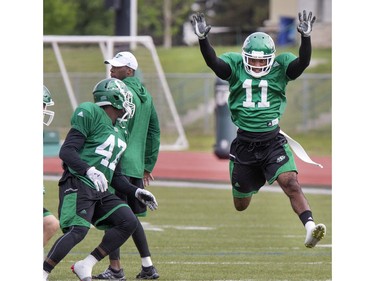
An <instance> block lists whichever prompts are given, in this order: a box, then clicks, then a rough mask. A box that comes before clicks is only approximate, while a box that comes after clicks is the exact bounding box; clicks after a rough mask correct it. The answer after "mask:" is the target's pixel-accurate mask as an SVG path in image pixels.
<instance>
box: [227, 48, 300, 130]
mask: <svg viewBox="0 0 375 281" xmlns="http://www.w3.org/2000/svg"><path fill="white" fill-rule="evenodd" d="M220 58H221V59H222V60H224V61H225V62H226V63H228V64H229V65H230V68H231V69H232V75H231V76H230V77H229V78H228V79H227V80H228V82H229V91H230V94H229V98H228V106H229V110H230V112H231V118H232V121H233V123H234V124H235V125H236V126H237V127H238V128H240V129H243V130H245V131H248V132H268V131H272V130H274V129H275V128H276V127H277V126H278V123H279V121H280V118H281V116H282V115H283V113H284V110H285V107H286V102H287V100H286V95H285V88H286V85H287V84H288V82H289V81H290V79H289V78H288V77H287V75H286V70H287V68H288V65H289V63H290V62H292V61H293V60H295V59H296V56H295V55H293V54H292V53H282V54H280V55H278V56H277V57H276V58H275V61H274V63H273V65H272V68H271V71H270V72H269V73H268V74H267V75H265V76H262V77H260V78H255V77H252V76H251V75H249V74H248V73H247V72H246V71H245V68H244V64H243V60H242V56H241V54H240V53H225V54H223V55H221V56H220Z"/></svg>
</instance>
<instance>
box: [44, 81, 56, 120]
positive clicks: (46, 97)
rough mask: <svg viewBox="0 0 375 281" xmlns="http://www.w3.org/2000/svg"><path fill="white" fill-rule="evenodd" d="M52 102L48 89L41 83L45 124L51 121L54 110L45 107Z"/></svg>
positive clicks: (52, 103)
mask: <svg viewBox="0 0 375 281" xmlns="http://www.w3.org/2000/svg"><path fill="white" fill-rule="evenodd" d="M54 104H55V103H54V102H53V100H52V97H51V93H50V91H49V90H48V88H47V87H46V86H44V85H43V124H44V125H46V126H49V125H50V124H51V123H52V120H53V117H54V116H55V112H54V111H52V110H48V109H47V107H48V106H52V105H54Z"/></svg>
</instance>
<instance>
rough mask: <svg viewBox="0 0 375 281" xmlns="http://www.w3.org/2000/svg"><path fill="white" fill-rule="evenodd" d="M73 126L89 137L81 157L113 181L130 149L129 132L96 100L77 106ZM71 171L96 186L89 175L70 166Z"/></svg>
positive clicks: (72, 119)
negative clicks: (128, 148)
mask: <svg viewBox="0 0 375 281" xmlns="http://www.w3.org/2000/svg"><path fill="white" fill-rule="evenodd" d="M71 125H72V128H74V129H76V130H78V131H80V132H81V133H82V134H83V135H85V136H86V141H85V144H84V146H83V147H82V149H81V150H80V151H79V155H80V157H81V159H82V160H83V161H85V162H86V163H87V164H88V165H90V166H94V167H95V168H96V169H98V170H99V171H101V172H102V173H103V174H104V175H105V177H106V178H107V180H108V182H109V183H110V182H111V181H112V177H113V173H114V170H115V168H116V166H117V163H118V161H119V160H120V158H121V156H122V155H123V153H124V151H125V149H126V139H127V137H126V131H125V130H124V129H120V128H119V127H118V126H113V125H112V120H111V119H110V118H109V116H108V115H107V113H106V112H105V111H104V110H103V109H102V108H101V107H99V106H98V105H96V104H95V103H92V102H85V103H82V104H80V105H79V106H78V107H77V108H76V110H75V111H74V113H73V115H72V118H71ZM69 170H70V171H71V173H73V174H74V175H76V176H77V177H78V178H80V179H81V180H82V181H84V182H85V183H86V184H87V185H89V186H90V187H92V188H93V189H95V186H94V185H93V183H92V182H91V181H90V180H89V179H88V178H87V177H85V176H81V175H79V174H77V173H76V172H75V171H73V170H72V169H70V168H69Z"/></svg>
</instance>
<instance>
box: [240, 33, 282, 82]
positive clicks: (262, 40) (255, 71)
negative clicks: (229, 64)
mask: <svg viewBox="0 0 375 281" xmlns="http://www.w3.org/2000/svg"><path fill="white" fill-rule="evenodd" d="M275 52H276V48H275V43H274V42H273V40H272V38H271V37H270V36H269V35H268V34H266V33H263V32H255V33H253V34H251V35H249V36H248V37H247V38H246V40H245V42H244V44H243V47H242V59H243V63H244V67H245V71H246V72H247V73H248V74H250V75H251V76H253V77H255V78H259V77H262V76H264V75H267V74H268V73H269V72H270V71H271V67H272V64H273V62H274V60H275ZM254 60H265V61H266V63H265V64H264V65H262V66H259V65H255V64H252V63H253V62H254Z"/></svg>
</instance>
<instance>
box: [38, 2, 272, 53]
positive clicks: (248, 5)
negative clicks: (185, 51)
mask: <svg viewBox="0 0 375 281" xmlns="http://www.w3.org/2000/svg"><path fill="white" fill-rule="evenodd" d="M122 1H130V0H119V1H112V2H113V3H115V2H117V3H120V2H122ZM109 2H110V1H108V2H107V3H106V0H79V1H77V0H44V1H43V15H44V18H43V33H44V34H45V35H116V34H115V20H116V11H115V9H114V8H113V7H108V3H109ZM268 2H269V1H267V0H265V1H263V0H163V1H162V0H157V1H155V0H138V1H137V13H138V14H137V30H138V34H139V35H151V36H152V37H153V39H154V41H155V44H156V45H163V44H164V46H165V47H170V46H172V45H182V44H183V40H182V26H183V23H185V22H187V21H189V19H190V16H191V14H193V13H194V12H196V11H201V12H204V13H205V14H206V17H207V22H209V23H210V24H212V25H213V26H226V27H229V28H230V30H231V31H230V32H229V33H230V35H231V36H232V37H236V36H238V34H241V33H247V34H248V33H249V32H252V31H254V30H255V29H256V28H257V27H259V26H262V25H263V21H264V20H265V19H267V18H268V6H269V4H268ZM106 4H107V5H106ZM223 38H224V37H223ZM223 43H225V42H223ZM230 43H232V42H230Z"/></svg>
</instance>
